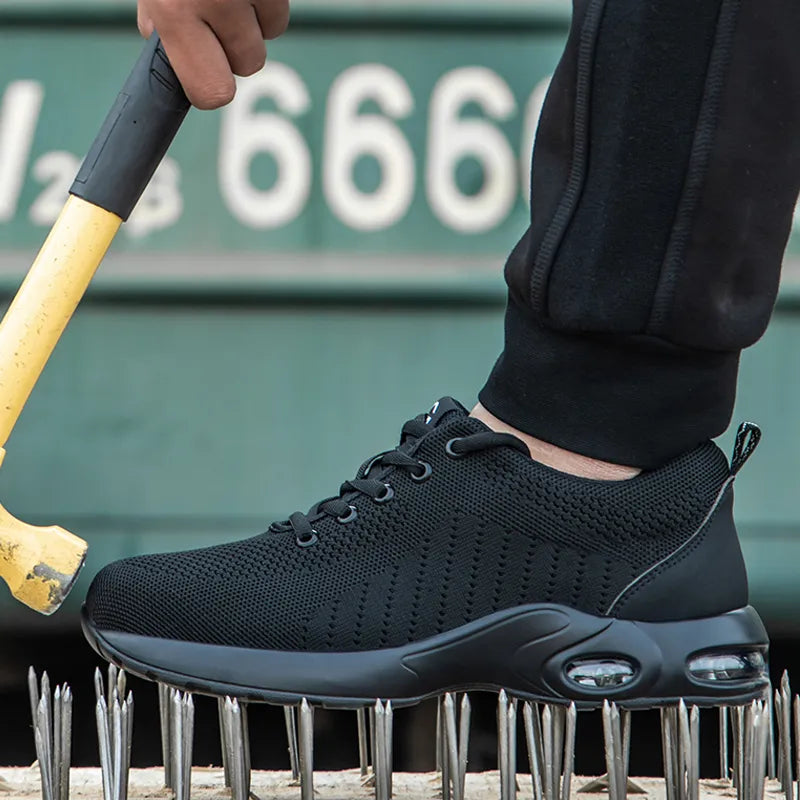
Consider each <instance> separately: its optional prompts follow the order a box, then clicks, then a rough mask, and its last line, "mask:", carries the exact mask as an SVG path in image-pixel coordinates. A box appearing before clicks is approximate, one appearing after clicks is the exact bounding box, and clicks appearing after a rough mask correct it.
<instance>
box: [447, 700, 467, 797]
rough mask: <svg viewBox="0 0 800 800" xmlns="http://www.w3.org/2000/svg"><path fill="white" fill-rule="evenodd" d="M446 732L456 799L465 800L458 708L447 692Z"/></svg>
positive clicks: (449, 764) (449, 767)
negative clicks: (459, 765) (459, 744)
mask: <svg viewBox="0 0 800 800" xmlns="http://www.w3.org/2000/svg"><path fill="white" fill-rule="evenodd" d="M444 733H445V738H444V740H445V743H446V758H447V766H448V774H449V776H450V778H451V779H452V790H453V798H454V800H463V796H464V795H463V793H462V791H461V771H460V770H459V767H458V733H457V725H456V708H455V702H454V700H453V695H452V694H451V693H450V692H447V693H446V694H445V696H444Z"/></svg>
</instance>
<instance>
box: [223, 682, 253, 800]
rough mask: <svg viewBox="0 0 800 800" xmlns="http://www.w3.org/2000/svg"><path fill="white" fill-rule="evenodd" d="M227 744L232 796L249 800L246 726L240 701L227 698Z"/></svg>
mask: <svg viewBox="0 0 800 800" xmlns="http://www.w3.org/2000/svg"><path fill="white" fill-rule="evenodd" d="M223 722H224V728H225V737H224V738H225V744H226V747H227V752H228V755H227V759H228V765H229V769H230V779H231V796H232V797H233V800H247V797H248V795H249V793H250V785H249V784H250V775H249V771H248V770H247V766H246V757H245V745H244V735H245V732H244V725H243V720H242V708H241V706H240V705H239V701H238V700H236V699H235V698H234V699H231V698H230V697H226V698H225V703H224V707H223Z"/></svg>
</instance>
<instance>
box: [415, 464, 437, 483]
mask: <svg viewBox="0 0 800 800" xmlns="http://www.w3.org/2000/svg"><path fill="white" fill-rule="evenodd" d="M419 466H420V467H422V472H420V473H416V472H411V473H409V474H410V475H411V480H412V481H416V482H417V483H422V481H426V480H428V478H430V476H431V474H432V473H433V467H432V466H431V465H430V464H429V463H428V462H427V461H420V462H419Z"/></svg>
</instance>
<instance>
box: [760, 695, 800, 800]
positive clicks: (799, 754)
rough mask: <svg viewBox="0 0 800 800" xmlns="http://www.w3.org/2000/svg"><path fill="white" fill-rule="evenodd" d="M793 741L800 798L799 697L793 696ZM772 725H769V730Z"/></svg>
mask: <svg viewBox="0 0 800 800" xmlns="http://www.w3.org/2000/svg"><path fill="white" fill-rule="evenodd" d="M792 710H793V711H794V741H795V748H796V751H795V765H794V771H795V774H796V775H797V800H800V697H798V695H795V696H794V704H793V709H792ZM771 730H772V726H771V725H770V731H771ZM768 746H769V745H768ZM767 758H769V750H767Z"/></svg>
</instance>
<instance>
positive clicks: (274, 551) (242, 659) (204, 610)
mask: <svg viewBox="0 0 800 800" xmlns="http://www.w3.org/2000/svg"><path fill="white" fill-rule="evenodd" d="M758 435H759V433H758V429H757V428H756V427H755V426H752V425H749V424H745V425H743V426H742V428H740V435H739V436H738V437H737V446H736V451H735V453H734V460H733V465H732V466H731V467H729V466H728V463H727V460H726V458H725V457H724V455H723V454H722V452H721V451H720V450H719V448H718V447H716V445H714V444H713V443H711V442H707V443H706V444H703V445H701V446H700V447H698V448H697V449H696V450H694V451H692V452H690V453H686V454H685V455H683V456H681V457H679V458H676V459H675V460H673V461H671V462H670V463H668V464H666V465H665V466H663V467H662V468H660V469H658V470H654V471H652V472H647V473H643V474H641V475H639V476H638V477H635V478H633V479H631V480H625V481H595V480H588V479H584V478H577V477H573V476H570V475H566V474H564V473H561V472H558V471H556V470H553V469H550V468H548V467H545V466H543V465H541V464H539V463H537V462H535V461H533V460H532V459H531V458H530V457H529V456H528V452H527V449H526V448H525V445H524V444H523V443H522V442H521V441H520V440H518V439H516V438H515V437H513V436H510V435H508V434H501V433H494V432H492V431H491V430H489V429H488V428H487V427H486V426H485V425H483V424H482V423H481V422H479V421H478V420H476V419H473V418H471V417H469V416H468V414H467V412H466V410H465V409H464V408H463V407H462V406H461V405H460V404H458V403H456V402H455V401H454V400H451V399H450V398H444V399H442V400H440V401H439V402H438V403H437V404H436V405H435V406H434V407H433V409H432V410H431V411H430V412H429V413H428V414H423V415H421V416H419V417H417V418H416V419H413V420H411V421H409V422H406V424H405V425H404V426H403V432H402V438H401V441H400V445H399V446H398V447H397V448H396V449H394V450H389V451H387V452H385V453H381V454H380V455H377V456H375V457H374V458H372V459H370V460H369V461H367V462H366V463H365V464H364V465H363V466H362V467H361V469H360V470H359V471H358V475H357V477H356V478H354V479H353V480H350V481H346V482H345V483H344V484H343V485H342V487H341V490H340V494H339V495H338V496H337V497H334V498H331V499H328V500H324V501H321V502H320V503H317V504H316V505H315V506H313V507H312V508H311V510H310V511H309V512H308V513H306V514H303V513H299V512H298V513H295V514H292V515H291V516H290V517H289V519H288V520H286V521H285V522H280V523H276V524H273V525H272V526H271V527H270V529H269V531H268V532H266V533H264V534H261V535H260V536H256V537H254V538H252V539H248V540H246V541H241V542H236V543H234V544H223V545H219V546H216V547H211V548H207V549H204V550H194V551H189V552H183V553H170V554H163V555H151V556H144V557H139V558H129V559H125V560H123V561H118V562H116V563H114V564H111V565H110V566H108V567H106V568H105V569H103V570H102V571H101V572H100V573H99V574H98V575H97V577H96V578H95V580H94V583H93V584H92V587H91V589H90V591H89V595H88V597H87V599H86V604H85V606H84V610H83V624H84V630H85V633H86V635H87V637H88V638H89V641H90V642H91V643H92V645H93V646H94V647H95V649H96V650H97V651H98V652H99V653H100V654H101V655H103V656H105V657H106V658H108V659H109V660H111V661H113V662H115V663H116V664H118V665H119V666H121V667H124V668H125V669H126V670H129V671H130V672H132V673H135V674H138V675H141V676H144V677H148V678H152V679H155V680H159V681H162V682H164V683H167V684H170V685H173V686H176V687H180V688H184V689H188V690H191V691H199V692H208V693H211V694H215V695H225V694H227V695H231V696H238V697H241V698H247V699H251V700H264V701H268V702H278V703H290V702H298V701H299V700H300V699H301V698H302V697H306V698H308V699H309V700H310V701H312V702H319V703H324V704H326V705H331V706H340V707H357V706H361V705H365V704H367V703H370V702H374V700H375V699H376V698H382V699H391V700H392V702H393V703H394V704H395V705H402V704H409V703H415V702H417V701H419V700H421V699H422V698H424V697H428V696H431V695H435V694H439V693H441V692H443V691H445V690H469V689H495V690H497V689H500V688H505V689H506V690H507V691H508V692H510V693H512V694H513V695H515V696H517V697H521V698H528V699H535V700H540V701H546V702H556V703H557V702H566V701H570V700H575V701H576V703H577V704H578V705H579V706H584V707H592V706H596V705H599V704H600V703H601V702H602V699H603V698H609V699H612V700H616V701H617V702H618V703H621V704H622V705H624V706H626V707H645V706H654V705H662V704H668V703H673V702H676V701H677V699H678V698H681V697H682V698H684V699H685V700H686V701H687V702H691V703H694V704H698V705H705V704H720V703H723V704H725V703H728V704H740V703H744V702H747V701H748V700H750V699H753V698H757V697H761V696H762V695H763V693H764V691H765V690H766V689H767V688H768V678H767V669H766V657H767V647H768V640H767V635H766V632H765V630H764V627H763V625H762V623H761V620H760V619H759V617H758V615H757V614H756V612H755V611H754V610H753V609H752V608H750V607H749V606H748V605H747V578H746V575H745V568H744V563H743V560H742V555H741V551H740V548H739V542H738V539H737V535H736V529H735V527H734V524H733V517H732V505H733V489H732V483H733V479H734V475H735V473H736V472H737V471H738V469H739V467H740V466H741V465H742V464H743V463H744V461H745V460H746V459H747V457H749V455H750V452H752V450H753V448H754V447H755V444H756V443H757V440H758Z"/></svg>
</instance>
